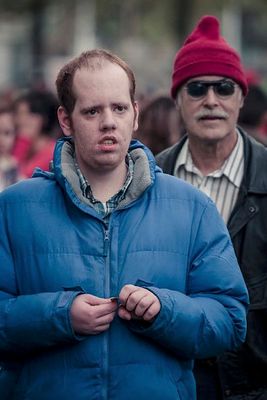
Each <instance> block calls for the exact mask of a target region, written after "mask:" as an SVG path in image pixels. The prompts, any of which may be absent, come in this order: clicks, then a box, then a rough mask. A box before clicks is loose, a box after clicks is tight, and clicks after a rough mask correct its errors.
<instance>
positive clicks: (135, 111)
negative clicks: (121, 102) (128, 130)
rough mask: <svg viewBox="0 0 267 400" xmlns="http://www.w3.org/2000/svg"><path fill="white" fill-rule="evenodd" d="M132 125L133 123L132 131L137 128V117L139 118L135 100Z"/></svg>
mask: <svg viewBox="0 0 267 400" xmlns="http://www.w3.org/2000/svg"><path fill="white" fill-rule="evenodd" d="M133 106H134V125H133V131H134V132H136V131H137V129H138V118H139V106H138V103H137V101H135V102H134V105H133Z"/></svg>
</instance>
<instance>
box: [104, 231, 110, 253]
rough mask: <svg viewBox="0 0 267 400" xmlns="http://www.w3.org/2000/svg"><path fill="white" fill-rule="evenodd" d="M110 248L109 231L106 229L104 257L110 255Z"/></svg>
mask: <svg viewBox="0 0 267 400" xmlns="http://www.w3.org/2000/svg"><path fill="white" fill-rule="evenodd" d="M108 247H109V231H108V229H105V232H104V256H107V254H108Z"/></svg>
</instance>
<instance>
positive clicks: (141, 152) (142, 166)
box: [33, 137, 162, 211]
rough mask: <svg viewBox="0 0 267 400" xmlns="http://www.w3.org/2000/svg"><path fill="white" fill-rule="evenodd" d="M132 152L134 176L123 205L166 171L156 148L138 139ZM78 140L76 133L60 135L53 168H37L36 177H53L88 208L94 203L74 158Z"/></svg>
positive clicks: (131, 148)
mask: <svg viewBox="0 0 267 400" xmlns="http://www.w3.org/2000/svg"><path fill="white" fill-rule="evenodd" d="M129 153H130V154H131V157H132V159H133V162H134V173H133V180H132V182H131V184H130V186H129V188H128V190H127V192H126V197H125V198H124V199H123V200H122V201H121V202H120V208H121V207H124V206H126V205H127V204H129V203H131V202H133V201H134V200H137V199H138V198H139V197H140V196H141V195H142V194H143V193H144V192H145V191H146V190H147V189H148V188H149V187H150V186H151V185H153V183H154V181H155V176H156V175H155V174H156V173H162V170H161V169H160V168H159V167H158V166H157V165H156V162H155V159H154V156H153V154H152V152H151V151H150V150H149V149H148V148H147V147H146V146H144V145H143V144H142V143H141V142H139V141H138V140H132V141H131V143H130V147H129ZM73 155H74V143H73V139H72V137H63V138H60V139H59V140H58V141H57V143H56V146H55V150H54V157H53V163H52V166H51V171H50V172H48V171H43V170H42V169H40V168H37V169H36V170H35V172H34V174H33V177H43V178H45V179H53V180H56V181H57V182H58V184H59V185H60V186H61V187H62V188H63V190H64V191H65V192H67V194H68V195H69V197H71V199H72V201H73V202H74V203H76V205H77V206H78V207H80V208H82V209H84V211H86V209H87V205H91V202H90V200H89V199H87V198H85V197H84V196H83V194H82V191H81V188H80V181H79V177H78V175H77V172H76V168H75V165H74V160H73Z"/></svg>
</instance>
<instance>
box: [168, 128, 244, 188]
mask: <svg viewBox="0 0 267 400" xmlns="http://www.w3.org/2000/svg"><path fill="white" fill-rule="evenodd" d="M180 168H184V169H185V170H186V171H187V172H191V173H194V174H197V175H199V176H201V177H203V174H202V173H201V172H200V171H199V169H198V168H197V167H196V166H195V165H194V163H193V160H192V156H191V153H190V150H189V146H188V139H186V141H185V143H184V145H183V147H182V149H181V151H180V153H179V155H178V157H177V160H176V163H175V168H174V171H175V175H176V176H179V170H180ZM243 172H244V143H243V140H242V137H241V134H240V133H239V131H238V130H237V142H236V145H235V147H234V148H233V150H232V152H231V154H230V155H229V157H228V158H227V159H226V160H225V162H224V164H223V165H222V167H221V168H220V169H218V170H216V171H213V172H211V173H210V174H208V176H212V177H213V178H220V177H221V176H222V175H224V176H226V177H227V178H228V179H229V181H230V182H232V183H233V184H234V185H235V186H236V187H238V188H239V187H240V185H241V181H242V178H243Z"/></svg>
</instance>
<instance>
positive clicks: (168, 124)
mask: <svg viewBox="0 0 267 400" xmlns="http://www.w3.org/2000/svg"><path fill="white" fill-rule="evenodd" d="M182 135H183V128H182V126H181V121H180V118H179V114H178V113H177V112H176V108H175V103H174V101H173V99H172V98H171V97H169V96H165V95H164V96H163V95H161V96H157V97H155V98H153V99H151V100H150V102H148V103H147V104H145V105H144V107H141V108H140V114H139V128H138V130H137V132H136V133H135V135H134V137H135V138H136V139H138V140H140V141H141V142H142V143H143V144H145V145H146V146H147V147H148V148H149V149H150V150H151V151H152V153H153V154H154V155H156V154H158V153H160V152H161V151H162V150H164V149H166V148H167V147H169V146H171V145H173V144H174V143H176V142H177V141H178V140H179V139H180V138H181V137H182Z"/></svg>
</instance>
